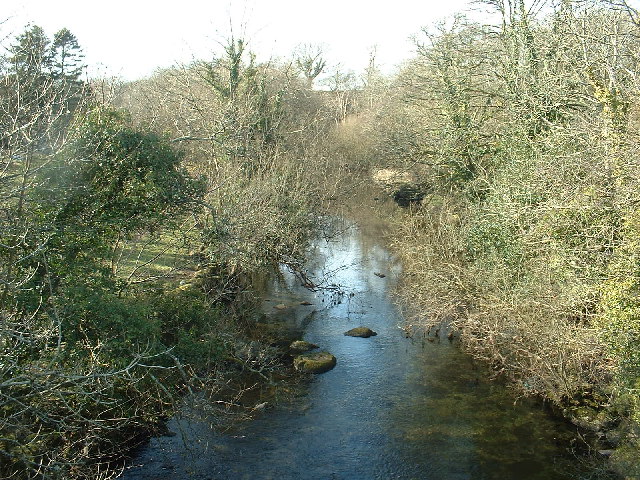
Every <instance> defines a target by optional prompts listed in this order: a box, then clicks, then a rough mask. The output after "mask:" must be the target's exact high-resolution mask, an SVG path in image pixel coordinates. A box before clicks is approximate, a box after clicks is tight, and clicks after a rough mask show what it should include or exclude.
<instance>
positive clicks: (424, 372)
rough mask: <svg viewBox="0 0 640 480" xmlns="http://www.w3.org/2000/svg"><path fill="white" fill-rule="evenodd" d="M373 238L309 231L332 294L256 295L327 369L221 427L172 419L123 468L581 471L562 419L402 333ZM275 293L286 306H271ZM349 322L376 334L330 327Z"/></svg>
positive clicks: (275, 473) (362, 475)
mask: <svg viewBox="0 0 640 480" xmlns="http://www.w3.org/2000/svg"><path fill="white" fill-rule="evenodd" d="M381 243H382V242H381V241H379V239H378V238H376V237H375V235H370V234H369V235H364V234H363V233H362V232H361V231H360V230H358V229H357V228H355V227H352V228H348V229H346V230H345V232H344V233H343V234H342V235H340V236H339V237H337V238H333V239H331V240H328V241H327V240H321V241H318V242H316V244H315V249H314V254H313V255H312V257H313V261H312V263H311V267H310V268H311V269H312V270H313V271H314V273H315V275H316V277H323V276H326V277H327V279H328V281H330V282H331V283H333V284H336V285H340V288H341V290H343V291H344V295H335V294H334V295H332V294H330V293H326V294H313V293H311V292H309V291H307V290H304V289H302V288H300V287H298V286H297V285H296V282H295V280H294V279H293V278H292V277H291V276H287V275H285V280H284V281H283V282H281V283H279V284H278V285H274V286H273V288H272V291H271V293H270V295H269V300H270V301H265V305H264V309H265V312H266V313H268V314H269V315H270V316H271V317H272V318H273V321H282V322H286V323H289V324H290V325H291V326H293V327H296V328H303V329H304V331H305V334H304V339H305V340H308V341H310V342H313V343H316V344H318V345H320V346H321V348H322V349H326V350H328V351H330V352H331V353H333V354H334V355H335V356H336V357H337V359H338V363H337V366H336V367H335V368H334V369H333V370H332V371H330V372H328V373H325V374H322V375H317V376H315V377H314V378H313V379H312V380H311V381H310V383H309V386H308V389H307V390H306V392H305V393H304V394H303V395H302V396H301V397H300V398H298V399H296V400H294V401H292V402H291V403H288V404H286V405H280V406H277V407H276V408H274V409H272V410H269V411H268V412H266V413H265V414H263V415H262V416H260V417H259V418H258V419H256V420H255V421H252V422H249V423H247V424H245V425H244V426H243V427H242V428H241V429H240V430H238V431H234V432H233V433H230V434H220V433H216V432H213V431H211V430H210V429H209V428H208V427H207V426H206V422H198V421H195V420H192V421H189V420H180V421H178V420H172V422H171V424H170V428H171V429H172V430H174V431H179V432H180V433H181V434H180V435H177V436H174V437H162V438H157V439H153V440H152V441H151V442H150V444H149V445H148V446H147V447H145V448H144V449H143V450H142V451H141V452H140V453H139V455H138V456H137V458H135V459H134V461H133V462H132V464H131V465H130V466H129V468H128V469H127V470H126V471H125V473H124V475H123V477H122V478H124V479H128V480H136V479H138V480H139V479H145V480H150V479H154V480H161V479H178V480H182V479H185V480H186V479H211V480H213V479H216V480H243V479H247V480H253V479H256V480H260V479H263V480H267V479H304V480H307V479H308V480H311V479H314V480H325V479H326V480H329V479H341V480H347V479H349V480H373V479H380V480H388V479H407V480H409V479H432V480H453V479H456V480H457V479H474V480H475V479H478V480H479V479H487V480H488V479H492V480H493V479H495V480H498V479H500V480H507V479H517V480H533V479H541V480H542V479H544V480H554V479H577V478H581V476H582V474H581V473H585V472H581V468H582V467H581V463H580V461H579V460H578V459H577V458H575V457H572V456H571V455H569V453H568V447H569V442H570V439H571V438H572V437H573V436H574V435H575V432H572V431H571V428H570V427H569V426H567V425H566V424H565V423H563V422H559V421H556V420H554V419H552V418H551V417H550V416H549V415H547V414H546V413H545V412H544V411H543V410H541V409H540V408H538V407H536V406H535V405H530V404H527V403H523V402H517V403H514V398H513V397H511V396H510V395H509V393H508V392H506V391H505V390H504V388H503V387H501V386H500V385H498V384H492V383H489V382H485V381H484V380H483V373H481V372H479V371H478V370H477V369H476V368H475V367H474V365H473V363H472V362H471V361H470V360H469V359H468V357H466V356H465V355H463V354H461V353H460V352H459V351H458V350H457V349H456V348H455V347H453V346H451V345H450V344H449V343H448V342H447V341H446V340H445V341H443V342H442V343H438V342H433V343H431V342H428V341H426V340H425V339H424V338H422V337H420V338H419V339H407V338H405V336H404V333H403V331H402V330H401V329H400V328H399V327H398V326H399V325H400V324H401V323H402V320H401V318H400V316H399V312H398V311H397V309H396V307H395V306H394V304H393V303H392V301H391V300H390V298H389V292H390V291H391V290H392V288H393V286H394V284H395V282H396V279H397V277H398V275H399V273H400V266H399V265H398V263H397V262H396V261H395V259H394V258H393V257H392V256H391V255H390V254H389V252H388V251H387V250H385V249H384V248H383V247H381ZM375 273H382V274H384V275H385V277H384V278H381V277H380V276H377V275H375ZM302 300H308V301H310V302H312V303H313V305H312V306H302V305H299V302H300V301H302ZM280 303H284V304H286V305H288V306H289V308H287V309H286V310H283V311H278V310H276V309H274V308H273V305H274V304H280ZM311 312H314V313H313V314H311ZM360 325H364V326H368V327H370V328H372V329H373V330H375V331H377V332H378V335H377V336H375V337H371V338H368V339H363V338H353V337H347V336H344V335H343V332H345V331H346V330H348V329H350V328H353V327H356V326H360Z"/></svg>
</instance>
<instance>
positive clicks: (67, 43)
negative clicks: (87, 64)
mask: <svg viewBox="0 0 640 480" xmlns="http://www.w3.org/2000/svg"><path fill="white" fill-rule="evenodd" d="M50 58H51V60H50V62H51V65H50V69H51V76H52V77H53V79H54V80H57V81H60V80H62V81H66V82H78V81H79V79H80V76H81V75H82V70H83V69H84V63H83V59H84V54H83V53H82V49H81V48H80V45H79V44H78V39H77V38H76V36H75V35H74V34H73V33H71V32H70V31H69V30H68V29H66V28H63V29H62V30H60V31H59V32H57V33H56V34H55V35H54V36H53V43H52V44H51V50H50Z"/></svg>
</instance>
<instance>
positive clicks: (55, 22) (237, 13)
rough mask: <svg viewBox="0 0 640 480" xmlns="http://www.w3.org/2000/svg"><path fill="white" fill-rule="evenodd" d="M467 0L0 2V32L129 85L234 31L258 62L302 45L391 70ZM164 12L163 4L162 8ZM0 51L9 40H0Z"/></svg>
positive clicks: (346, 65) (335, 61)
mask: <svg viewBox="0 0 640 480" xmlns="http://www.w3.org/2000/svg"><path fill="white" fill-rule="evenodd" d="M469 3H470V2H469V1H467V0H447V1H442V0H393V1H377V2H376V1H373V0H369V1H362V0H323V1H322V2H308V1H304V0H209V1H205V0H178V1H167V2H161V1H158V0H155V1H148V0H110V1H106V2H95V1H87V0H0V21H2V20H6V21H5V22H4V23H3V24H2V25H0V34H2V37H0V38H4V37H6V36H7V35H9V36H10V35H12V34H16V33H20V32H21V31H23V30H24V27H25V25H26V24H27V23H29V22H30V23H33V24H36V25H40V26H41V27H43V28H44V30H45V32H46V33H47V34H48V35H49V36H52V35H53V33H55V32H56V31H58V30H60V29H61V28H63V27H66V28H68V29H69V30H71V32H72V33H73V34H75V35H76V37H77V38H78V41H79V43H80V45H81V47H82V48H83V51H84V53H85V60H86V63H87V64H88V65H89V74H90V75H91V76H117V77H121V78H123V79H125V80H134V79H137V78H143V77H146V76H149V75H151V74H152V73H153V72H154V70H156V69H157V68H163V67H169V66H171V65H174V64H176V63H188V62H189V61H191V60H193V59H211V58H213V57H214V56H215V55H216V54H218V53H220V45H221V42H223V41H224V39H225V38H228V36H229V33H230V31H231V30H233V33H234V35H235V36H236V37H239V36H241V35H242V36H244V38H246V39H248V40H249V45H250V48H251V50H252V51H254V52H255V53H256V54H257V56H258V60H261V61H266V60H268V59H269V58H274V57H281V58H288V57H289V58H290V57H291V54H292V52H293V51H294V50H295V48H296V47H297V46H299V45H302V44H315V45H322V47H323V49H324V51H325V53H326V54H325V56H326V58H327V60H328V62H329V65H330V67H332V68H333V69H335V68H336V67H337V66H338V65H340V68H341V69H342V70H344V71H349V70H353V71H355V72H356V73H359V72H362V71H363V69H364V68H365V67H366V65H367V63H368V59H369V54H370V52H371V51H372V49H373V48H374V47H375V49H376V60H377V63H378V64H379V65H380V67H381V68H382V69H383V71H385V73H392V72H393V70H394V68H395V67H396V66H398V65H399V64H400V63H401V62H402V61H403V60H406V59H408V58H410V57H411V56H412V54H413V52H414V48H413V44H412V42H411V40H410V37H411V36H412V35H415V34H418V33H419V32H420V29H421V28H422V27H424V26H429V25H431V24H433V23H434V22H437V21H439V20H441V19H443V18H445V17H450V16H451V15H452V14H454V13H457V12H462V11H464V10H465V9H467V8H468V5H469ZM163 5H166V6H163ZM5 44H6V42H5Z"/></svg>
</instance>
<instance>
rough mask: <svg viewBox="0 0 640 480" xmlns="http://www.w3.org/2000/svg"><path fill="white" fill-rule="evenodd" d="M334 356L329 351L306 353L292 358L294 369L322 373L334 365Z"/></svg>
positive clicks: (335, 361)
mask: <svg viewBox="0 0 640 480" xmlns="http://www.w3.org/2000/svg"><path fill="white" fill-rule="evenodd" d="M336 363H337V360H336V357H334V356H333V355H331V354H330V353H329V352H317V353H307V354H305V355H298V356H297V357H296V358H294V359H293V366H294V367H295V369H296V370H298V371H300V372H305V373H324V372H328V371H329V370H331V369H332V368H333V367H335V366H336Z"/></svg>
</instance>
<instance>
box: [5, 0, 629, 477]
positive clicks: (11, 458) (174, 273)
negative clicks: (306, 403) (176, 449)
mask: <svg viewBox="0 0 640 480" xmlns="http://www.w3.org/2000/svg"><path fill="white" fill-rule="evenodd" d="M479 3H480V4H482V5H484V6H486V7H488V8H489V9H490V10H491V11H492V12H493V13H494V14H497V18H498V21H497V22H496V25H497V26H495V27H493V26H487V25H485V24H476V23H474V22H472V21H469V20H467V19H465V18H463V17H457V18H455V19H454V20H452V21H450V22H445V23H443V24H441V25H439V26H436V27H434V28H432V29H425V30H424V31H423V32H422V33H421V34H420V35H419V36H417V37H416V47H417V55H416V56H415V58H414V59H413V60H412V61H410V62H408V63H407V64H406V65H405V66H404V67H403V68H402V69H401V70H400V72H399V73H398V75H397V76H396V77H395V78H393V79H385V78H384V77H383V76H382V75H380V73H379V72H378V71H377V69H376V68H375V61H374V60H375V59H374V58H373V57H372V59H371V63H370V66H369V69H368V70H367V71H366V72H365V75H364V76H363V77H362V79H361V81H360V82H359V83H358V84H356V83H355V81H354V77H353V76H348V75H346V76H345V75H343V74H341V73H340V72H339V71H338V72H336V74H335V75H334V76H333V77H332V78H333V83H331V82H329V83H328V84H327V85H328V86H329V88H328V89H326V90H323V91H319V90H314V89H313V88H312V86H313V82H314V79H315V78H316V76H317V75H318V74H319V73H320V72H321V71H322V69H323V68H324V67H325V63H324V60H323V59H322V58H321V57H320V56H318V55H316V54H315V53H313V52H312V53H313V54H312V55H311V56H308V57H307V58H298V61H297V62H288V63H287V62H279V61H272V62H269V63H258V62H256V60H255V58H254V57H253V55H251V53H250V52H249V51H248V50H247V46H246V43H245V42H244V41H243V40H242V39H237V38H233V37H232V38H230V39H229V40H228V41H227V43H225V44H224V45H223V49H222V51H221V52H219V54H218V55H216V56H215V58H214V59H213V60H211V61H206V62H194V63H192V64H190V65H185V66H180V67H175V68H171V69H167V70H163V71H159V72H157V73H156V74H155V75H154V76H152V77H150V78H148V79H144V80H140V81H137V82H130V83H126V84H111V85H107V84H106V83H105V82H93V83H91V82H89V83H87V82H84V81H81V79H80V72H81V63H82V57H81V55H80V49H79V46H78V45H77V42H76V40H75V37H73V35H71V34H70V32H68V31H65V30H63V31H61V32H59V33H58V34H56V36H55V37H54V38H53V39H52V41H49V39H47V38H46V36H45V35H44V33H43V32H42V30H41V29H39V28H38V27H29V28H28V29H27V30H26V31H25V32H24V33H23V34H22V35H20V36H18V37H16V38H15V39H13V40H11V39H9V40H8V41H9V45H7V49H6V52H5V54H4V55H3V57H2V60H3V61H2V63H1V64H0V69H1V70H0V73H1V84H0V127H1V129H0V162H1V163H0V212H1V215H0V314H1V317H0V322H1V323H0V354H1V360H0V412H1V414H0V476H2V477H3V478H4V477H6V478H18V479H20V478H51V479H63V478H64V479H67V478H108V477H109V476H113V475H114V470H113V469H112V468H113V465H114V462H113V461H114V460H116V459H118V458H121V457H122V454H123V453H124V450H125V449H126V447H127V446H131V445H132V444H135V443H136V442H139V441H140V440H141V439H142V438H144V437H145V436H147V435H148V434H149V433H152V432H158V431H161V429H162V422H163V420H164V419H165V418H166V417H167V416H168V415H170V414H171V413H172V412H173V411H174V409H175V408H176V405H177V404H178V403H179V402H180V399H183V398H185V394H187V393H190V392H191V393H197V395H195V396H194V397H193V398H199V399H205V403H206V401H207V400H210V402H209V405H208V407H207V408H209V410H208V411H209V412H210V413H215V410H216V408H217V406H218V405H221V404H220V403H218V401H217V399H219V398H220V397H219V395H224V394H231V395H233V392H231V393H230V392H229V391H228V384H229V382H228V380H229V376H228V375H231V376H234V375H236V374H237V373H239V372H244V373H245V374H246V373H248V374H249V375H252V376H253V377H252V378H256V379H258V378H259V379H260V381H263V382H265V383H266V384H269V383H272V382H273V381H274V380H273V375H274V374H275V373H278V374H280V373H282V371H281V370H279V369H280V365H279V363H278V352H277V350H275V349H274V348H272V346H270V345H269V341H266V342H261V341H259V339H258V338H255V337H252V336H251V332H252V331H253V332H255V328H254V327H253V326H252V324H253V323H255V317H254V315H253V303H252V302H253V299H254V297H255V281H254V280H255V278H256V275H257V274H260V273H265V272H266V273H268V272H270V271H272V270H273V269H274V268H275V267H277V266H278V265H288V266H289V267H290V268H292V269H294V270H296V269H300V268H301V267H302V265H303V263H304V255H305V250H306V246H307V240H308V238H309V236H310V235H312V234H313V232H314V231H317V230H318V229H319V228H322V227H323V225H322V224H321V222H322V218H323V216H322V215H321V214H322V213H324V212H326V211H327V210H326V208H327V206H328V205H331V207H332V208H333V209H334V210H333V211H335V208H336V206H340V205H341V204H342V203H344V202H347V201H348V198H349V197H350V196H351V195H352V194H353V191H356V192H357V193H362V192H364V191H365V190H366V188H363V187H364V186H365V185H368V184H369V182H370V181H371V174H372V173H375V175H374V177H376V178H377V179H378V180H379V181H380V179H386V180H385V181H386V182H387V184H386V186H387V188H390V189H391V190H390V192H391V193H392V192H393V191H394V189H396V190H395V193H396V197H397V199H401V200H404V201H406V202H407V203H411V206H410V208H409V209H407V210H406V212H405V213H404V214H402V215H399V216H396V217H394V219H393V224H394V225H393V228H392V229H391V230H392V232H393V233H392V239H391V241H392V244H393V246H394V248H395V250H396V251H397V252H398V254H399V255H401V257H402V260H403V265H404V280H403V284H402V291H401V294H402V296H403V298H404V301H405V304H406V305H408V312H409V315H410V318H409V320H408V321H409V322H410V323H411V324H412V325H415V326H417V327H420V328H425V329H428V328H430V327H431V326H438V327H441V326H442V325H443V324H446V325H447V328H450V329H453V330H458V331H460V332H461V335H460V339H461V342H462V345H463V347H464V348H465V349H467V350H468V351H470V352H471V353H472V354H474V355H475V356H476V357H478V358H480V359H482V360H484V361H485V362H486V363H488V364H489V365H491V366H492V367H493V369H494V371H495V372H496V374H499V375H502V376H503V377H505V378H507V379H508V380H509V381H510V382H511V384H512V385H514V386H515V388H516V389H517V391H518V392H519V394H521V395H534V396H538V397H541V398H544V399H545V400H548V401H550V402H552V403H553V404H554V405H555V406H556V407H558V408H559V409H561V410H562V411H564V413H565V414H566V416H567V417H569V418H570V419H572V420H573V421H574V422H575V423H576V424H578V425H580V426H582V427H585V428H589V429H592V430H594V431H595V432H596V433H597V435H599V436H600V439H601V443H602V448H603V449H604V450H607V451H608V450H609V449H610V447H613V448H615V449H616V450H615V453H613V454H612V457H611V460H612V462H611V464H612V466H614V467H615V468H616V469H617V471H619V472H621V473H623V474H625V475H627V476H629V477H631V478H635V477H640V472H639V471H638V470H639V469H640V466H639V465H638V463H639V462H638V458H640V445H639V442H640V440H639V438H640V400H639V398H640V397H639V388H640V353H639V352H640V319H639V318H640V317H639V312H640V301H639V300H638V298H639V297H638V295H639V292H640V286H639V281H638V278H639V277H640V266H639V265H640V264H639V261H638V259H639V258H640V242H639V235H638V229H639V228H640V218H639V216H638V211H637V210H638V197H639V192H640V185H639V184H638V175H637V172H638V167H640V152H639V151H638V136H637V131H638V126H639V116H638V112H639V110H638V105H639V103H638V92H639V90H638V84H637V77H638V75H639V74H640V71H639V69H638V58H637V52H638V47H639V46H640V45H638V33H639V32H640V27H639V23H638V21H637V19H638V16H637V12H635V11H633V10H631V9H628V8H626V3H625V2H604V1H602V2H598V1H589V2H572V1H565V2H560V4H558V5H556V6H554V7H553V8H551V6H549V8H548V9H546V10H545V11H544V12H543V13H540V12H538V13H535V12H534V10H535V9H534V8H530V7H532V6H531V5H529V4H527V3H526V2H524V1H522V0H484V1H481V2H479ZM534 3H535V2H534ZM536 4H537V3H536ZM402 184H404V186H403V185H402ZM397 188H399V189H400V190H397ZM398 192H400V193H398ZM357 193H356V196H357ZM409 194H410V196H408V195H409ZM420 198H421V199H422V201H421V202H420V204H418V203H417V202H415V201H414V200H418V199H420ZM236 376H237V375H236ZM242 388H243V387H242V386H237V389H236V390H242ZM225 389H226V390H225ZM222 390H225V391H226V393H223V392H222Z"/></svg>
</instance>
